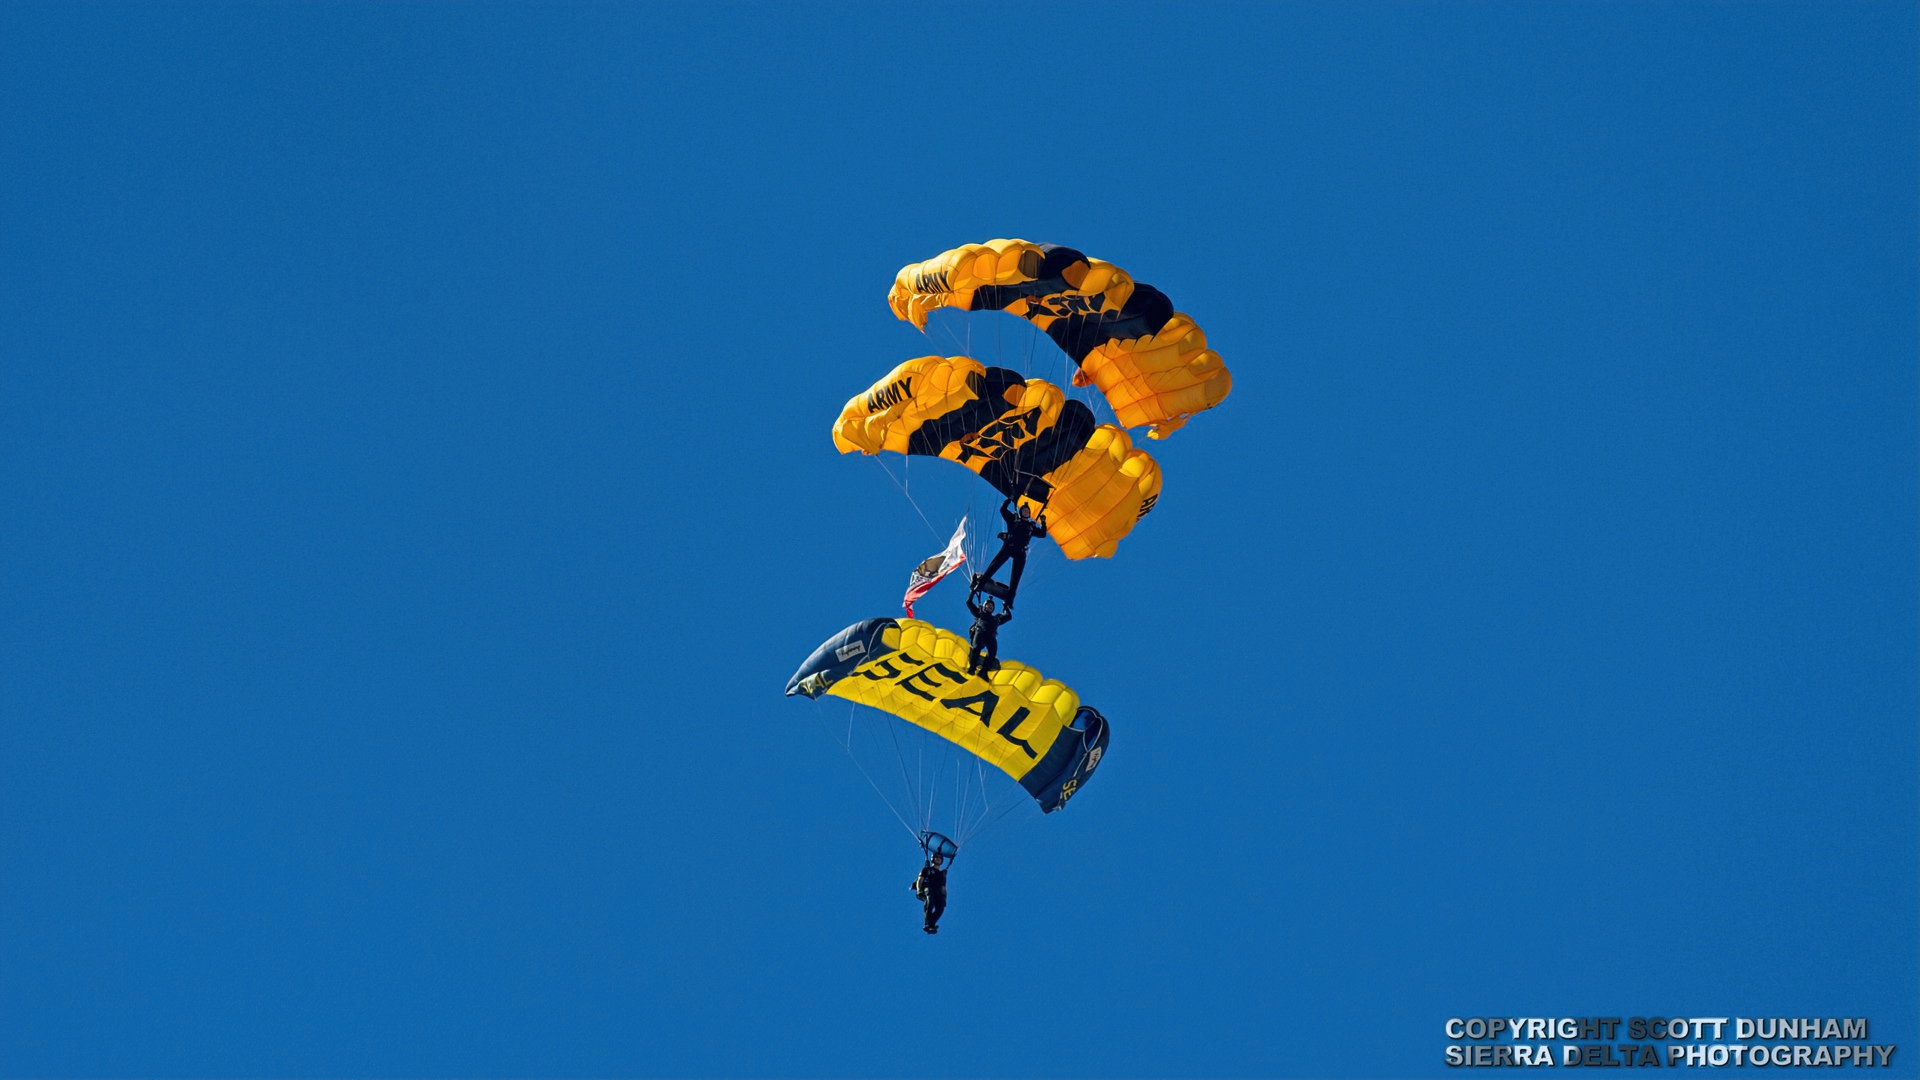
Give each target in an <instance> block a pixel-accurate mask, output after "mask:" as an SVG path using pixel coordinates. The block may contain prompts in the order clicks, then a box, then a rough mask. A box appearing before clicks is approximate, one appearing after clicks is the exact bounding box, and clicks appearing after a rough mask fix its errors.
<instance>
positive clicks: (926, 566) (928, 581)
mask: <svg viewBox="0 0 1920 1080" xmlns="http://www.w3.org/2000/svg"><path fill="white" fill-rule="evenodd" d="M966 542H967V519H966V518H961V519H960V527H959V528H957V529H955V530H953V539H951V540H949V541H947V547H946V550H944V551H942V552H941V553H940V554H938V555H933V556H930V557H928V558H927V559H926V561H924V562H922V563H921V564H920V565H919V566H916V567H914V568H913V574H912V576H910V577H908V578H907V598H906V600H905V602H904V606H905V607H906V609H907V618H909V619H911V618H913V602H914V601H915V600H918V599H920V598H921V597H923V596H925V595H927V590H928V589H931V588H933V587H934V586H935V585H938V584H940V579H941V578H943V577H946V576H947V575H948V574H951V573H953V572H954V571H955V570H957V569H959V567H960V564H961V563H963V562H966V561H967V553H966V552H965V551H963V550H961V545H962V544H965V543H966Z"/></svg>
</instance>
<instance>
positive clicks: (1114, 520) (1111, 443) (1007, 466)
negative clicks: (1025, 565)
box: [833, 356, 1160, 559]
mask: <svg viewBox="0 0 1920 1080" xmlns="http://www.w3.org/2000/svg"><path fill="white" fill-rule="evenodd" d="M833 444H834V446H836V447H838V448H839V450H840V452H841V453H843V454H850V453H853V452H854V451H856V450H857V451H860V452H862V453H866V454H878V453H879V452H880V451H882V450H890V451H892V452H894V453H897V454H921V455H927V456H931V457H941V458H945V459H947V460H948V461H953V462H957V463H959V464H961V465H964V466H966V467H967V468H969V469H972V470H973V471H974V472H975V473H978V474H979V475H980V477H981V478H982V479H984V480H986V481H987V483H989V484H992V485H993V486H994V488H996V489H997V490H998V491H1000V493H1001V494H1003V495H1005V496H1007V497H1008V498H1011V499H1018V500H1020V501H1021V502H1022V503H1024V504H1025V505H1026V506H1027V508H1028V510H1029V511H1030V512H1032V513H1033V514H1034V515H1036V516H1038V515H1039V514H1040V513H1041V511H1043V510H1044V511H1045V513H1046V520H1047V535H1049V536H1051V537H1052V538H1053V539H1054V541H1055V542H1056V543H1058V544H1059V545H1060V550H1061V551H1062V552H1063V553H1065V555H1066V556H1067V558H1069V559H1084V558H1088V557H1104V556H1109V555H1112V554H1113V553H1114V550H1115V548H1116V546H1117V545H1118V544H1119V543H1120V540H1121V539H1122V538H1123V537H1125V536H1126V535H1127V533H1129V532H1131V531H1132V530H1133V526H1134V523H1135V522H1137V521H1139V520H1140V519H1141V518H1142V517H1144V516H1145V515H1146V514H1147V512H1148V511H1150V510H1152V509H1153V505H1154V503H1155V502H1156V501H1158V500H1159V498H1160V466H1159V464H1158V463H1157V462H1155V461H1154V460H1153V458H1152V456H1151V455H1149V454H1148V453H1147V452H1146V451H1144V450H1139V449H1136V448H1135V447H1134V445H1133V440H1132V439H1131V438H1130V437H1128V435H1127V433H1126V432H1125V431H1123V430H1121V429H1120V428H1117V427H1115V426H1113V425H1112V424H1100V423H1096V422H1095V420H1094V415H1093V410H1091V409H1089V408H1087V406H1086V405H1085V404H1083V403H1082V402H1079V401H1074V400H1072V399H1071V398H1069V397H1068V396H1067V395H1066V392H1065V391H1063V390H1061V389H1060V388H1059V387H1058V386H1055V385H1054V384H1052V383H1050V382H1047V381H1046V380H1045V379H1027V378H1023V377H1022V376H1021V375H1020V373H1019V372H1017V371H1013V370H1011V369H1009V368H1002V367H988V366H986V365H985V364H982V363H981V362H980V361H978V360H975V359H973V358H971V357H967V356H922V357H919V358H917V359H913V360H908V361H906V362H905V363H902V364H900V365H899V366H898V367H895V368H894V369H893V370H892V371H890V372H888V373H887V374H886V375H884V376H882V377H881V378H880V381H878V382H876V383H874V384H873V385H872V386H871V387H868V388H867V389H866V390H865V391H863V392H861V393H859V394H856V395H854V396H853V397H852V398H851V399H849V400H848V401H847V404H846V407H845V408H843V409H841V410H840V418H839V419H838V420H837V421H836V422H835V423H834V428H833Z"/></svg>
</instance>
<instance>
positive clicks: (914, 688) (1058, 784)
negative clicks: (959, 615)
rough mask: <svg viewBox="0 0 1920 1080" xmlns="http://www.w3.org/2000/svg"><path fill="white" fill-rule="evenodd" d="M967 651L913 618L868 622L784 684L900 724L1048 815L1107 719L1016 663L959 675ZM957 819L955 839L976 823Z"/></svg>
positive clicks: (1083, 765)
mask: <svg viewBox="0 0 1920 1080" xmlns="http://www.w3.org/2000/svg"><path fill="white" fill-rule="evenodd" d="M967 651H968V644H967V639H966V638H963V637H961V636H960V635H958V634H955V633H953V632H952V631H948V630H942V629H940V628H939V627H936V626H933V625H932V624H930V623H925V622H921V621H919V620H918V619H867V620H865V621H863V622H859V623H855V624H854V625H852V626H849V627H847V628H846V629H845V630H842V631H841V632H840V633H838V634H835V635H834V636H833V637H831V638H828V639H827V640H826V642H825V643H823V644H822V645H821V646H820V647H819V648H818V649H815V650H814V652H813V655H812V656H809V657H808V658H807V660H806V663H803V664H801V665H800V670H798V671H796V672H794V674H793V678H791V679H789V680H787V696H788V697H792V696H794V695H796V694H799V695H803V696H805V697H809V698H815V699H817V698H819V697H820V695H822V694H829V695H832V696H834V697H839V698H844V699H846V700H848V701H850V702H853V703H855V704H857V705H864V706H869V707H871V708H874V709H878V710H880V711H881V712H884V713H887V714H889V715H891V716H894V717H897V718H899V719H900V720H904V721H906V722H907V723H909V724H913V725H915V726H916V727H918V728H921V729H923V730H924V731H927V732H930V733H932V734H933V735H935V736H937V737H938V738H939V739H941V740H943V741H944V742H945V743H946V744H949V745H951V746H954V747H958V748H959V749H960V750H961V751H964V752H965V753H966V754H968V755H971V757H972V758H974V759H977V760H978V761H981V762H984V763H986V764H988V765H991V766H993V767H994V768H996V769H998V770H1000V771H1001V772H1003V773H1005V774H1006V775H1007V776H1009V777H1011V778H1012V779H1013V780H1015V781H1017V782H1018V783H1019V785H1020V787H1021V788H1022V789H1023V790H1024V791H1025V792H1026V793H1027V794H1028V795H1030V796H1032V798H1033V801H1034V802H1036V803H1038V804H1039V806H1040V809H1041V811H1042V812H1043V813H1049V814H1051V813H1053V812H1054V811H1055V810H1058V809H1060V808H1061V807H1063V806H1065V805H1066V804H1067V801H1068V800H1069V799H1071V798H1073V796H1074V793H1075V792H1077V791H1079V790H1080V789H1081V788H1082V787H1084V786H1085V785H1086V783H1087V781H1088V779H1090V778H1091V777H1092V775H1093V771H1094V769H1095V768H1097V767H1098V766H1099V764H1100V759H1101V757H1102V756H1104V755H1105V753H1106V748H1107V741H1108V730H1107V721H1106V718H1105V717H1103V716H1101V715H1100V713H1099V712H1098V711H1097V710H1095V709H1093V708H1091V707H1089V706H1086V705H1082V704H1081V703H1080V697H1079V695H1077V694H1075V693H1074V692H1073V691H1072V690H1070V689H1068V688H1067V687H1066V686H1065V685H1063V684H1061V683H1059V682H1056V681H1054V680H1052V679H1048V678H1045V677H1043V676H1042V675H1041V674H1040V673H1039V672H1038V671H1035V670H1034V669H1032V668H1030V667H1027V666H1026V665H1024V664H1019V663H1015V662H1013V661H1003V662H1002V663H1001V665H1000V667H999V669H998V670H997V671H995V672H993V673H992V674H991V675H989V676H986V677H984V678H983V677H981V676H978V675H971V674H968V672H967ZM849 752H850V753H851V748H850V747H849ZM863 771H864V769H863ZM902 771H903V772H905V771H906V770H905V765H904V762H903V764H902ZM869 780H872V777H871V776H869ZM965 787H967V785H966V784H965V783H957V784H956V785H955V788H956V789H964V788H965ZM876 789H877V785H876ZM911 797H912V800H913V802H914V805H915V806H916V807H922V806H926V804H927V803H928V802H930V801H931V800H923V799H922V798H921V792H919V791H915V792H913V793H912V796H911ZM982 809H983V811H984V806H983V807H982ZM899 810H900V808H899V807H897V806H896V807H895V811H896V813H898V812H899ZM931 813H932V811H931V808H930V807H929V808H927V809H926V810H924V811H923V812H922V817H923V821H922V823H921V825H920V827H919V829H918V830H916V831H917V832H919V833H920V834H922V842H923V843H924V842H925V834H926V831H927V828H928V826H929V825H930V824H933V823H932V822H930V821H926V820H924V819H925V818H926V817H929V816H931ZM960 816H961V820H959V821H957V822H956V823H954V824H953V825H952V826H951V827H952V828H953V829H954V830H955V832H956V833H957V834H959V836H960V837H961V838H963V837H964V835H965V833H966V832H968V831H970V830H971V828H973V827H974V826H976V825H977V824H978V823H977V822H970V821H968V820H966V819H965V814H964V812H963V813H962V814H961V815H960ZM903 820H904V819H903Z"/></svg>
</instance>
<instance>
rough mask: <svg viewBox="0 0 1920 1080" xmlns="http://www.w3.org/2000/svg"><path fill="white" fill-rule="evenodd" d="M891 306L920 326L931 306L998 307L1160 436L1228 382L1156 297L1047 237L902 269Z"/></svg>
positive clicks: (1210, 401) (1183, 319)
mask: <svg viewBox="0 0 1920 1080" xmlns="http://www.w3.org/2000/svg"><path fill="white" fill-rule="evenodd" d="M887 303H888V304H889V305H890V306H891V307H892V308H893V313H894V314H895V315H897V316H899V317H900V318H902V319H905V320H907V321H909V322H911V323H913V325H915V326H916V327H919V328H920V329H922V330H924V329H926V325H927V313H928V312H930V311H932V310H934V309H935V308H957V309H959V310H961V311H1005V312H1010V313H1012V314H1014V315H1018V316H1020V317H1021V318H1023V319H1026V320H1027V321H1028V322H1031V323H1033V324H1034V325H1035V326H1037V327H1039V328H1040V329H1041V330H1043V331H1045V332H1046V334H1047V336H1049V337H1051V338H1052V339H1053V340H1054V341H1055V342H1056V343H1057V344H1058V345H1059V346H1060V348H1061V349H1063V350H1064V351H1065V352H1066V354H1067V356H1068V357H1070V358H1072V360H1073V362H1074V363H1075V364H1077V365H1079V371H1078V372H1076V373H1075V375H1074V377H1073V383H1074V385H1075V386H1088V385H1094V386H1098V387H1099V388H1100V392H1101V393H1102V394H1104V395H1106V398H1107V403H1108V404H1110V405H1111V406H1113V411H1114V414H1115V415H1116V416H1118V417H1119V419H1120V423H1121V424H1123V425H1124V426H1126V427H1139V426H1141V425H1149V430H1148V432H1147V437H1148V438H1151V439H1160V438H1165V437H1166V436H1167V435H1168V434H1170V433H1171V432H1173V431H1176V430H1178V429H1179V428H1180V427H1181V426H1182V425H1184V424H1185V423H1186V422H1187V420H1188V419H1189V418H1190V417H1192V416H1193V415H1194V414H1195V413H1198V412H1202V411H1204V410H1206V409H1211V408H1213V407H1214V406H1215V405H1218V404H1220V402H1221V401H1222V400H1224V399H1225V398H1226V396H1227V393H1228V391H1229V390H1231V389H1232V388H1233V379H1232V377H1231V376H1230V375H1229V374H1228V373H1227V368H1226V365H1225V364H1224V363H1223V362H1222V361H1221V359H1220V354H1219V353H1217V352H1214V351H1213V350H1212V349H1210V348H1208V347H1207V336H1206V335H1205V334H1204V333H1202V332H1201V330H1200V327H1199V326H1197V325H1195V324H1194V321H1193V319H1192V318H1191V317H1190V316H1188V315H1185V314H1183V313H1181V312H1178V311H1175V310H1174V309H1173V302H1172V301H1171V300H1169V299H1167V297H1166V294H1164V293H1162V292H1161V291H1160V290H1158V289H1156V288H1154V287H1153V286H1151V285H1147V284H1145V283H1143V282H1138V281H1135V280H1133V278H1132V277H1131V276H1130V275H1128V274H1127V272H1126V271H1125V270H1122V269H1120V268H1119V267H1117V266H1115V265H1113V264H1112V263H1109V262H1103V261H1101V260H1099V259H1093V258H1089V257H1087V256H1086V255H1083V254H1081V253H1080V252H1078V251H1076V250H1074V249H1073V248H1069V247H1061V246H1059V245H1057V244H1033V243H1029V242H1027V241H1025V240H989V241H987V242H986V243H984V244H967V245H965V246H962V247H957V248H954V249H953V250H951V251H946V252H942V253H941V254H939V255H936V256H934V257H933V258H931V259H928V260H926V261H925V262H918V263H913V264H912V265H909V266H905V267H902V268H901V269H900V272H899V273H898V274H896V275H895V276H894V279H893V290H892V291H891V292H890V293H889V294H888V295H887Z"/></svg>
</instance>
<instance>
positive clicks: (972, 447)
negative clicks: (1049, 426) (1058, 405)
mask: <svg viewBox="0 0 1920 1080" xmlns="http://www.w3.org/2000/svg"><path fill="white" fill-rule="evenodd" d="M1039 432H1040V410H1039V409H1028V410H1027V411H1026V412H1022V413H1008V414H1006V415H1005V416H1002V417H1000V418H999V419H998V420H995V421H994V422H993V423H991V424H988V425H987V426H986V427H983V428H981V429H980V431H979V433H978V434H976V435H973V436H971V437H970V438H967V439H964V440H962V441H961V443H960V456H959V457H958V458H957V459H955V460H957V461H959V462H960V464H962V465H966V464H967V462H969V461H972V460H973V459H974V458H977V457H983V458H987V459H989V460H995V461H997V460H999V459H1000V458H1003V457H1005V456H1007V455H1008V454H1010V453H1012V452H1013V451H1014V450H1016V449H1018V448H1019V446H1020V444H1022V443H1024V442H1027V441H1028V440H1030V439H1032V438H1033V437H1034V436H1035V435H1037V434H1039ZM968 467H969V468H971V467H972V466H968Z"/></svg>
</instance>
